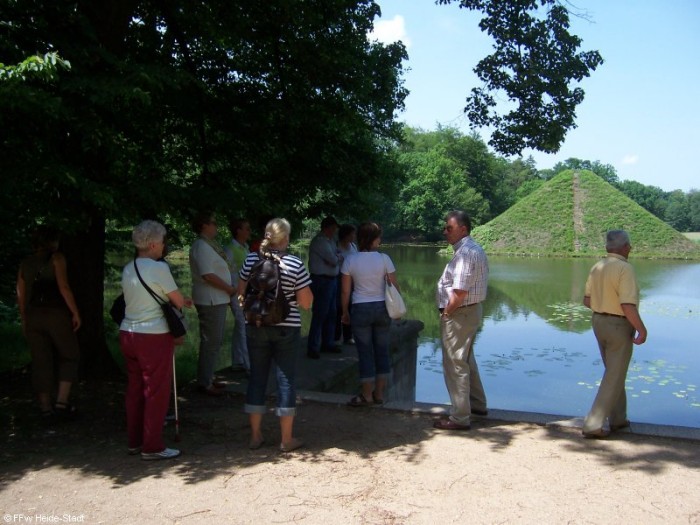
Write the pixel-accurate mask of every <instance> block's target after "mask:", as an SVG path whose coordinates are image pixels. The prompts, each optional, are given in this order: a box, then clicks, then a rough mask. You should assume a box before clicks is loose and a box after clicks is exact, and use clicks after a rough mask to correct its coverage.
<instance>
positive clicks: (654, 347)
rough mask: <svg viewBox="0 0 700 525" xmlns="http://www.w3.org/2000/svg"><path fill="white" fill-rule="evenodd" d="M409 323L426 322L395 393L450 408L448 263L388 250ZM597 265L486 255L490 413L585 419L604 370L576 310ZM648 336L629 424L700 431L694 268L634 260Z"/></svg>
mask: <svg viewBox="0 0 700 525" xmlns="http://www.w3.org/2000/svg"><path fill="white" fill-rule="evenodd" d="M385 251H386V252H387V253H389V254H390V255H391V257H392V259H393V260H394V263H395V264H396V267H397V276H398V278H399V282H400V283H401V287H402V292H403V295H404V297H405V300H406V303H407V306H408V317H410V318H414V319H420V320H421V321H423V323H424V324H425V329H424V331H423V332H422V333H421V343H420V345H419V348H418V351H417V356H416V370H415V376H416V384H415V388H406V385H403V386H402V387H401V388H400V390H401V393H400V394H399V393H396V394H395V395H396V396H397V397H398V396H409V395H410V396H415V400H416V401H425V402H434V403H445V404H446V403H449V396H448V395H447V391H446V389H445V385H444V381H443V377H442V359H441V349H440V342H439V330H440V326H439V318H438V316H437V312H436V309H435V283H436V281H437V278H438V277H439V275H440V273H441V272H442V269H443V268H444V265H445V264H446V262H447V258H446V257H443V256H440V255H438V253H437V250H436V248H435V247H428V246H420V247H416V246H391V247H386V250H385ZM594 262H595V259H590V258H588V259H533V258H527V259H523V258H503V257H491V258H490V279H489V296H488V299H487V300H486V302H485V303H484V324H483V327H482V330H481V331H480V333H479V335H478V337H477V342H476V354H477V360H478V363H479V367H480V371H481V375H482V379H483V382H484V386H485V388H486V393H487V396H488V398H489V406H490V407H492V408H501V409H509V410H523V411H533V412H543V413H549V414H562V415H571V416H583V415H585V413H586V412H587V411H588V409H589V408H590V405H591V403H592V402H593V398H594V396H595V392H596V390H597V388H598V384H599V382H600V378H601V376H602V373H603V366H602V363H601V360H600V354H599V353H598V348H597V343H596V340H595V337H594V335H593V332H592V331H591V328H590V311H589V310H588V309H587V308H585V307H583V306H582V305H581V301H582V298H583V289H584V285H585V282H586V277H587V275H588V271H589V269H590V267H591V266H592V264H593V263H594ZM632 262H633V264H634V265H635V268H636V271H637V275H638V279H639V283H640V287H641V290H642V302H641V307H640V311H641V314H642V317H643V319H644V321H645V324H646V325H647V329H648V330H649V339H648V341H647V342H646V343H645V344H644V345H642V346H636V347H635V351H634V355H633V359H632V363H631V365H630V369H629V373H628V376H627V393H628V403H629V416H630V418H631V419H632V420H633V421H639V422H647V423H657V424H670V425H682V426H691V427H700V394H698V391H697V384H698V382H699V378H700V355H699V354H698V352H697V345H696V344H694V342H693V339H692V337H691V334H692V333H694V332H693V328H695V327H696V326H697V323H698V320H699V319H700V264H698V263H696V262H695V263H688V262H682V261H646V260H645V261H641V260H640V261H636V260H634V259H633V260H632Z"/></svg>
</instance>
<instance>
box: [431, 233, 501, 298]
mask: <svg viewBox="0 0 700 525" xmlns="http://www.w3.org/2000/svg"><path fill="white" fill-rule="evenodd" d="M453 248H454V251H455V254H454V256H453V257H452V260H451V261H450V262H449V263H447V266H445V271H443V272H442V276H441V277H440V280H438V284H437V293H436V294H435V300H436V302H437V305H438V308H445V307H446V306H447V303H448V302H449V301H450V294H451V293H452V290H466V291H467V296H466V297H465V299H464V303H463V304H462V305H460V306H466V305H469V304H476V303H480V302H482V301H483V300H484V299H486V287H487V282H488V279H489V263H488V260H487V259H486V253H484V249H483V248H482V247H481V246H480V245H479V243H477V242H476V241H475V240H474V239H472V238H471V236H470V235H467V236H466V237H463V238H461V239H460V240H459V241H457V242H456V243H455V244H454V245H453Z"/></svg>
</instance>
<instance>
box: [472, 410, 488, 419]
mask: <svg viewBox="0 0 700 525" xmlns="http://www.w3.org/2000/svg"><path fill="white" fill-rule="evenodd" d="M472 414H474V415H475V416H482V417H486V416H488V415H489V411H488V410H479V409H478V408H472Z"/></svg>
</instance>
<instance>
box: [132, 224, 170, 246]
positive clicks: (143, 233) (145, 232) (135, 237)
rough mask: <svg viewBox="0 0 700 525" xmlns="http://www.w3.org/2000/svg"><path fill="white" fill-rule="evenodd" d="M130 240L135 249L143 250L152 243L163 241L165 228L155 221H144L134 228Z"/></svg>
mask: <svg viewBox="0 0 700 525" xmlns="http://www.w3.org/2000/svg"><path fill="white" fill-rule="evenodd" d="M131 240H132V241H134V246H136V248H137V249H139V250H145V249H147V248H148V246H149V245H150V244H151V243H152V242H160V241H163V240H165V226H163V225H162V224H161V223H159V222H156V221H150V220H145V221H143V222H142V223H141V224H139V225H138V226H136V227H134V231H133V233H132V234H131Z"/></svg>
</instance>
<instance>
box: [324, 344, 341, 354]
mask: <svg viewBox="0 0 700 525" xmlns="http://www.w3.org/2000/svg"><path fill="white" fill-rule="evenodd" d="M321 353H322V354H342V353H343V349H342V348H340V347H339V346H335V345H333V346H327V347H325V348H321Z"/></svg>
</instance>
